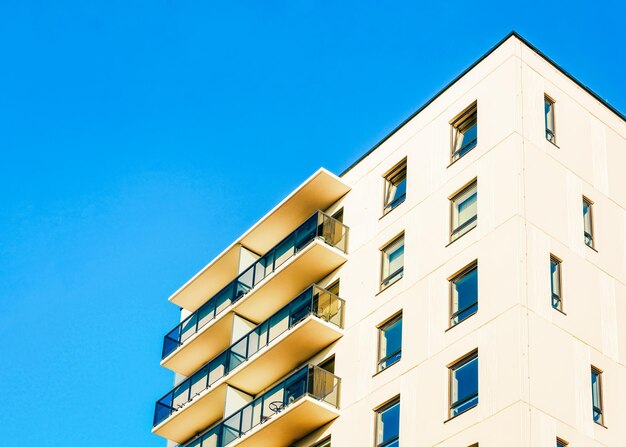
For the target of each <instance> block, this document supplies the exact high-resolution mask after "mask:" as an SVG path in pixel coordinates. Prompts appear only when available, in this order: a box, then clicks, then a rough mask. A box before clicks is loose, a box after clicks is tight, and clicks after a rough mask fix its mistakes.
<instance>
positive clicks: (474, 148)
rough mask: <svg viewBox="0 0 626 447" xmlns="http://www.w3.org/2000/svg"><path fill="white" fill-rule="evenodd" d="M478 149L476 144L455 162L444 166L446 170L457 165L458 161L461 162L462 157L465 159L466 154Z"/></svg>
mask: <svg viewBox="0 0 626 447" xmlns="http://www.w3.org/2000/svg"><path fill="white" fill-rule="evenodd" d="M477 147H478V144H477V145H476V146H474V147H473V148H471V149H470V150H469V151H467V152H466V153H464V154H463V155H461V156H460V157H459V158H457V159H456V160H452V161H451V162H450V164H449V165H448V166H446V169H448V168H449V167H450V166H452V165H454V164H455V163H457V162H458V161H460V160H462V159H463V157H465V156H466V155H467V154H469V153H471V152H472V151H474V150H476V148H477Z"/></svg>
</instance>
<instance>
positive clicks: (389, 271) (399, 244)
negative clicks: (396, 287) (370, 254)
mask: <svg viewBox="0 0 626 447" xmlns="http://www.w3.org/2000/svg"><path fill="white" fill-rule="evenodd" d="M381 253H382V257H383V266H382V278H381V281H380V288H381V290H382V289H384V288H386V287H388V286H390V285H391V284H393V283H394V282H396V281H398V280H399V279H400V278H402V275H403V273H404V234H402V235H401V236H399V237H397V238H396V239H394V240H393V241H391V242H390V243H389V244H387V245H386V246H385V247H383V248H382V250H381Z"/></svg>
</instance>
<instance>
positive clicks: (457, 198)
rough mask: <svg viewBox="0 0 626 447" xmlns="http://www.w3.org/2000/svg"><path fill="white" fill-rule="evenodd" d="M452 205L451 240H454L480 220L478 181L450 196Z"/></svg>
mask: <svg viewBox="0 0 626 447" xmlns="http://www.w3.org/2000/svg"><path fill="white" fill-rule="evenodd" d="M450 206H451V219H452V223H451V234H450V240H451V241H454V240H456V239H458V238H459V237H461V236H463V235H464V234H465V233H467V232H468V231H470V230H471V229H472V228H474V227H475V226H476V223H477V222H478V182H477V181H476V180H474V181H473V182H472V183H471V184H470V185H469V186H467V187H465V188H464V189H462V190H461V191H460V192H458V193H457V194H455V195H454V196H453V197H452V198H450Z"/></svg>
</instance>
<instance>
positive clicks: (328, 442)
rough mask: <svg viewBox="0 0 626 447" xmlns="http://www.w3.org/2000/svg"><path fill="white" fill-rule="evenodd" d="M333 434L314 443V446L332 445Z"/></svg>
mask: <svg viewBox="0 0 626 447" xmlns="http://www.w3.org/2000/svg"><path fill="white" fill-rule="evenodd" d="M331 441H332V439H331V436H326V437H325V438H324V439H322V440H321V441H319V442H318V443H316V444H313V446H312V447H331Z"/></svg>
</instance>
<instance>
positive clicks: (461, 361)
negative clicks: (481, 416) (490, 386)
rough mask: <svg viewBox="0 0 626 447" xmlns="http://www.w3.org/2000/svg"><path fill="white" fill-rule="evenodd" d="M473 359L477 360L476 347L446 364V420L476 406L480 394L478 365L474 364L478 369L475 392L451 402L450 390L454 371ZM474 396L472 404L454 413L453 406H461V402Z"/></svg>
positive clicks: (463, 402) (451, 389) (465, 401)
mask: <svg viewBox="0 0 626 447" xmlns="http://www.w3.org/2000/svg"><path fill="white" fill-rule="evenodd" d="M474 360H476V361H477V362H478V349H474V350H473V351H471V352H469V353H467V354H466V355H464V356H463V357H461V358H459V359H458V360H455V361H454V362H452V363H451V364H449V365H448V420H450V419H454V418H455V417H457V416H460V415H462V414H464V413H467V412H468V411H469V410H471V409H472V408H476V407H477V406H478V402H479V394H480V393H479V383H480V378H479V373H480V370H478V365H477V366H476V368H477V370H478V374H477V376H476V394H474V395H470V396H468V397H465V398H464V399H463V400H462V401H458V400H457V401H456V402H452V391H453V386H452V381H453V379H454V373H455V371H457V370H458V369H459V368H461V367H462V366H465V365H467V364H468V363H470V362H472V361H474ZM474 398H476V403H475V404H474V405H472V406H471V407H467V408H466V409H464V410H463V411H461V412H459V413H456V414H455V413H454V411H455V408H458V407H460V406H462V405H463V404H465V403H467V402H469V401H471V400H472V399H474Z"/></svg>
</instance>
